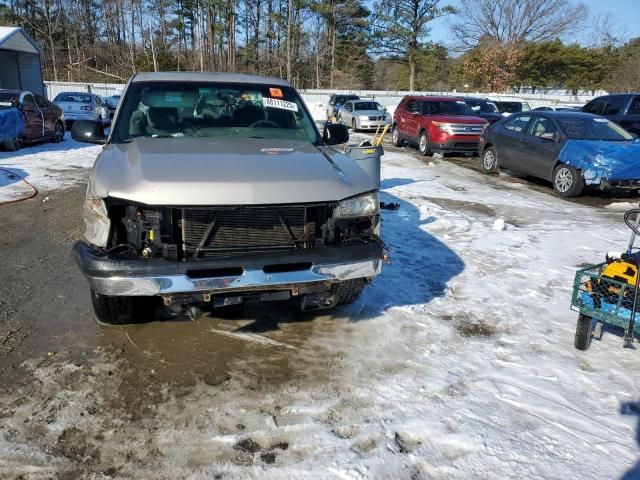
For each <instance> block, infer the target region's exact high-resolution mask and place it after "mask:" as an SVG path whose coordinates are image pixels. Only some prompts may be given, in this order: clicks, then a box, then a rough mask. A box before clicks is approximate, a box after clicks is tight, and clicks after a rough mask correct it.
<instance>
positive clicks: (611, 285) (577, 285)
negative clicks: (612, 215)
mask: <svg viewBox="0 0 640 480" xmlns="http://www.w3.org/2000/svg"><path fill="white" fill-rule="evenodd" d="M634 216H635V219H634V220H632V219H633V218H634ZM624 222H625V223H626V224H627V226H628V227H629V228H630V229H631V239H630V240H629V246H628V247H627V251H626V252H625V253H623V254H622V255H620V257H619V258H612V257H609V256H608V255H607V259H606V261H605V262H604V263H600V264H597V265H591V266H589V267H587V268H583V269H580V270H578V271H577V272H576V277H575V281H574V286H573V296H572V299H571V308H572V310H576V311H577V312H579V313H580V315H579V316H578V324H577V325H576V335H575V340H574V346H575V347H576V348H577V349H578V350H587V349H588V348H589V346H590V344H591V339H592V338H593V337H596V338H601V337H602V328H603V326H604V325H611V326H615V327H620V328H623V329H624V345H625V347H631V346H632V344H633V338H634V335H640V324H636V321H635V318H636V310H637V308H638V301H639V296H638V291H639V288H638V287H639V285H638V270H639V268H638V267H639V265H640V249H638V248H636V247H635V240H636V238H637V237H639V236H640V230H639V226H640V209H638V208H635V209H632V210H628V211H627V212H626V213H625V214H624ZM594 320H595V325H594Z"/></svg>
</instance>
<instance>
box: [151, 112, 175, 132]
mask: <svg viewBox="0 0 640 480" xmlns="http://www.w3.org/2000/svg"><path fill="white" fill-rule="evenodd" d="M147 121H148V125H149V127H151V128H153V129H155V130H174V129H176V128H177V127H178V109H177V108H174V107H149V109H148V110H147Z"/></svg>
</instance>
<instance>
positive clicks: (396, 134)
mask: <svg viewBox="0 0 640 480" xmlns="http://www.w3.org/2000/svg"><path fill="white" fill-rule="evenodd" d="M391 142H392V143H393V146H394V147H402V146H404V140H403V139H402V135H401V134H400V130H398V125H394V126H393V130H391Z"/></svg>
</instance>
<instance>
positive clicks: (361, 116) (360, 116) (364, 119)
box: [358, 115, 369, 122]
mask: <svg viewBox="0 0 640 480" xmlns="http://www.w3.org/2000/svg"><path fill="white" fill-rule="evenodd" d="M358 118H359V119H360V120H363V121H365V122H366V121H367V120H369V117H368V116H366V115H358Z"/></svg>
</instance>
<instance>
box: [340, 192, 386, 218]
mask: <svg viewBox="0 0 640 480" xmlns="http://www.w3.org/2000/svg"><path fill="white" fill-rule="evenodd" d="M378 213H380V201H379V200H378V192H369V193H365V194H363V195H358V196H356V197H351V198H347V199H345V200H341V201H340V202H338V205H337V206H336V208H335V209H334V210H333V216H334V218H353V217H370V216H371V215H377V214H378Z"/></svg>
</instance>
